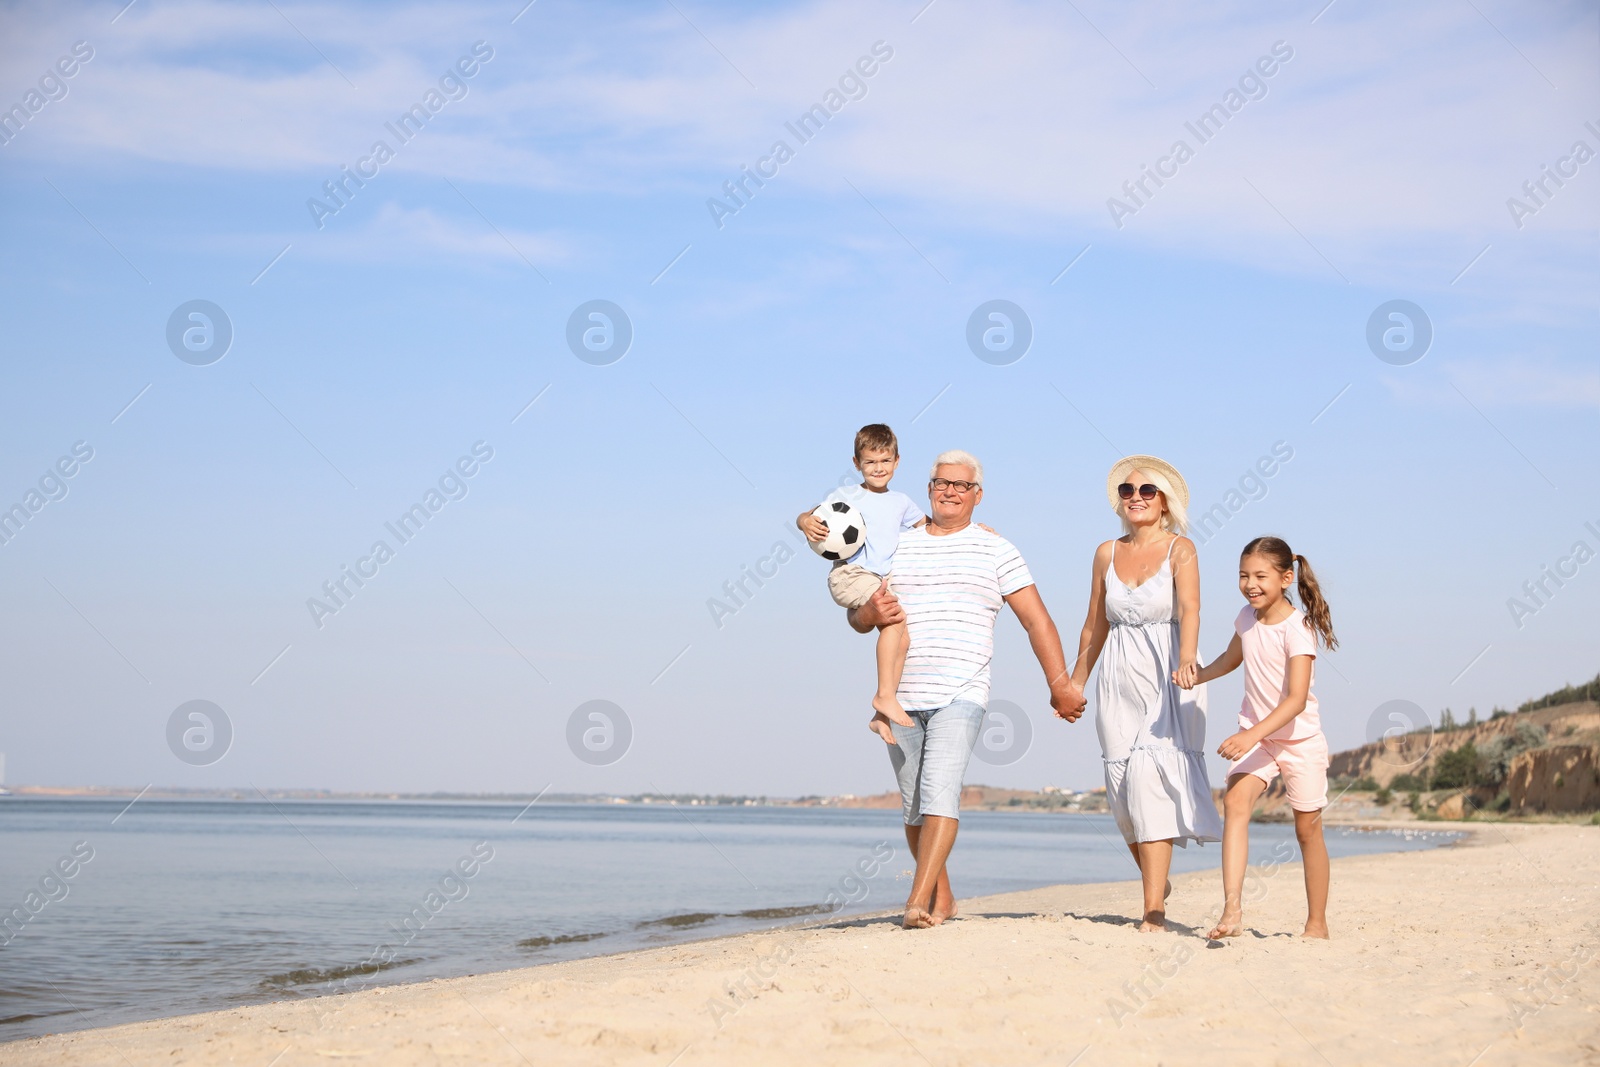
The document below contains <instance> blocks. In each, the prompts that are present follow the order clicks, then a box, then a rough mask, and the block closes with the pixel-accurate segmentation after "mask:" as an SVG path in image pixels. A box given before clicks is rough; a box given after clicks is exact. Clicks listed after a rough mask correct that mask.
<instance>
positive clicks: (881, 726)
mask: <svg viewBox="0 0 1600 1067" xmlns="http://www.w3.org/2000/svg"><path fill="white" fill-rule="evenodd" d="M867 729H869V730H871V731H872V732H873V733H875V734H877V735H878V736H879V737H881V738H883V740H884V743H885V744H889V745H898V744H899V743H900V742H898V741H896V740H895V739H894V731H893V730H891V729H889V719H888V717H887V716H885V715H884V714H883V713H882V712H879V713H878V714H877V715H874V716H873V717H872V721H871V722H869V723H867Z"/></svg>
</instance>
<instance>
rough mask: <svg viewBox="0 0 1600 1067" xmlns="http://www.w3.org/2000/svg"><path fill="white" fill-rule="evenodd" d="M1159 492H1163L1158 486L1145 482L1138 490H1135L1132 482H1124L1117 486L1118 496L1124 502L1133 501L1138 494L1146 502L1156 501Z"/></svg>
mask: <svg viewBox="0 0 1600 1067" xmlns="http://www.w3.org/2000/svg"><path fill="white" fill-rule="evenodd" d="M1159 492H1161V490H1160V489H1159V488H1157V487H1156V486H1153V485H1151V484H1150V483H1149V482H1145V483H1144V484H1143V485H1141V486H1139V487H1138V488H1137V489H1135V488H1134V486H1133V483H1132V482H1123V483H1122V484H1121V485H1119V486H1117V495H1118V496H1120V497H1121V498H1122V499H1124V500H1132V499H1133V494H1134V493H1138V494H1139V496H1140V497H1142V498H1143V499H1145V500H1154V499H1155V498H1156V494H1157V493H1159Z"/></svg>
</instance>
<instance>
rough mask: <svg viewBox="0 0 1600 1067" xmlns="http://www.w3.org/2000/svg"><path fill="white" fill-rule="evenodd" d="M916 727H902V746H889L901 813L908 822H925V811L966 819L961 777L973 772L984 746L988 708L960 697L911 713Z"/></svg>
mask: <svg viewBox="0 0 1600 1067" xmlns="http://www.w3.org/2000/svg"><path fill="white" fill-rule="evenodd" d="M906 714H908V715H910V716H911V719H912V721H913V722H915V723H916V725H915V726H896V725H894V724H893V723H891V724H890V726H889V728H890V729H892V730H893V731H894V739H895V740H896V741H898V742H899V744H896V745H888V746H886V747H887V748H888V749H889V763H890V764H891V765H892V766H893V767H894V776H895V778H896V779H898V780H899V782H900V813H901V815H903V816H904V817H905V822H906V825H907V826H921V825H922V817H923V816H924V815H942V816H944V817H945V818H947V819H959V818H960V817H961V780H962V779H963V778H965V777H966V774H967V761H968V760H970V759H971V758H972V751H973V749H975V748H976V747H977V745H978V732H979V730H980V729H981V728H982V726H983V715H984V709H983V707H982V706H981V705H979V704H974V703H972V702H971V701H968V700H957V701H955V702H954V703H952V704H946V705H945V706H944V707H942V708H934V709H933V710H931V711H909V710H908V711H907V712H906Z"/></svg>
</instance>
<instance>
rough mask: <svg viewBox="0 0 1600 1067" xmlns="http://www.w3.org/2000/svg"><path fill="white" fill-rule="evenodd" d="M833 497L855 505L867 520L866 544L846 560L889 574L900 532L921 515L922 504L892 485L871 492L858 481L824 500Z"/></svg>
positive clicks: (829, 499)
mask: <svg viewBox="0 0 1600 1067" xmlns="http://www.w3.org/2000/svg"><path fill="white" fill-rule="evenodd" d="M835 500H843V501H844V502H845V503H846V504H849V505H850V506H851V507H853V508H855V509H856V510H857V511H859V512H860V513H861V517H862V518H863V519H865V520H866V522H867V541H866V544H864V545H862V546H861V551H859V552H857V553H856V554H855V555H853V556H851V557H850V558H849V559H847V560H845V562H846V563H855V564H858V565H860V566H862V567H865V568H866V569H867V570H869V571H871V572H872V573H873V574H888V573H889V570H890V567H891V565H892V564H893V561H894V550H895V549H896V548H898V547H899V546H900V534H901V532H902V531H905V530H909V529H911V528H912V527H913V526H915V525H916V524H917V523H918V522H919V521H920V520H921V519H922V517H923V514H922V507H921V505H919V504H918V503H917V502H916V501H914V500H912V499H911V498H910V497H908V496H906V495H905V494H904V493H899V492H896V491H895V490H893V489H885V490H884V491H883V492H881V493H874V492H873V491H872V490H870V489H863V488H862V487H861V486H859V485H851V486H846V487H845V488H843V489H836V490H834V491H833V492H831V493H829V494H828V498H827V499H826V500H824V501H823V503H825V504H831V503H833V502H834V501H835Z"/></svg>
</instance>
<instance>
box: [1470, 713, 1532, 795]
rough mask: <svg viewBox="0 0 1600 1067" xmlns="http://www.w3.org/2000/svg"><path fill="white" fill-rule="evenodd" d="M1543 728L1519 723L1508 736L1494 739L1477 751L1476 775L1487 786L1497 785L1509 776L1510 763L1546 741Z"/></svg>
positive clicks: (1529, 723) (1527, 723)
mask: <svg viewBox="0 0 1600 1067" xmlns="http://www.w3.org/2000/svg"><path fill="white" fill-rule="evenodd" d="M1548 736H1549V735H1548V734H1547V732H1546V731H1545V728H1544V727H1543V726H1539V725H1537V724H1535V723H1531V722H1519V723H1517V728H1516V729H1515V730H1513V731H1511V732H1510V733H1509V734H1505V735H1503V736H1501V737H1496V738H1493V739H1491V740H1489V741H1488V742H1486V743H1485V744H1484V746H1483V747H1482V748H1481V749H1479V750H1478V775H1479V777H1480V779H1481V780H1482V781H1483V782H1485V783H1487V784H1489V785H1499V784H1500V783H1502V782H1504V781H1505V780H1506V778H1507V777H1508V776H1509V775H1510V774H1511V761H1512V760H1514V759H1516V758H1517V757H1518V756H1520V755H1521V754H1522V753H1524V752H1527V751H1528V750H1529V749H1534V748H1539V747H1541V746H1542V745H1544V743H1545V741H1546V740H1548Z"/></svg>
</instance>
